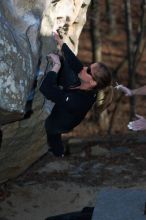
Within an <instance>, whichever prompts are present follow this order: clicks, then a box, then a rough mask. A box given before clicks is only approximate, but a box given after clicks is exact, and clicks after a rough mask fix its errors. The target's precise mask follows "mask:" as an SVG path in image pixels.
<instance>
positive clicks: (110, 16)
mask: <svg viewBox="0 0 146 220" xmlns="http://www.w3.org/2000/svg"><path fill="white" fill-rule="evenodd" d="M106 17H107V21H108V23H109V28H110V33H111V34H112V35H114V34H116V16H115V14H114V10H113V0H106Z"/></svg>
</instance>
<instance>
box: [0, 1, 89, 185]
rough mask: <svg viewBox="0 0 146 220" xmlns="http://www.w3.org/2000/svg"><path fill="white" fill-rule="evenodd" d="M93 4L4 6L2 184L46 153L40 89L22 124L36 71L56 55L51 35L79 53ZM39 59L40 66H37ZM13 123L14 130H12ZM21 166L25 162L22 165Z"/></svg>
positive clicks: (0, 11) (0, 29) (0, 33)
mask: <svg viewBox="0 0 146 220" xmlns="http://www.w3.org/2000/svg"><path fill="white" fill-rule="evenodd" d="M89 3H90V0H58V1H57V0H56V1H52V0H42V1H41V0H32V1H29V0H26V1H23V0H7V1H5V0H1V1H0V76H1V77H0V125H1V129H2V131H3V142H2V147H1V149H0V164H1V166H0V182H3V181H6V180H7V179H9V178H12V177H15V176H16V175H18V174H20V173H21V172H22V171H23V170H25V169H26V168H27V167H28V166H29V165H30V164H32V163H33V162H34V161H35V160H37V159H38V158H39V157H40V156H41V155H43V154H44V153H45V152H46V151H47V146H46V144H45V143H46V141H45V132H44V129H43V126H44V116H43V115H42V112H41V106H42V102H43V97H42V96H41V94H40V93H39V91H38V89H36V94H35V99H34V102H33V111H34V114H33V115H32V117H31V118H30V119H27V120H22V121H19V120H21V119H22V117H23V115H24V113H25V105H26V102H27V99H28V96H29V94H30V91H31V87H32V84H33V81H34V79H35V77H36V73H37V71H38V69H39V70H40V71H44V68H45V66H46V55H47V54H48V53H49V52H56V51H57V50H58V49H57V45H56V42H55V41H54V38H53V37H52V31H56V30H57V31H59V33H60V34H61V35H62V37H63V39H64V42H66V43H67V44H68V45H69V46H70V47H71V48H72V50H73V51H74V52H75V53H77V48H78V38H79V36H80V33H81V30H82V28H83V25H84V23H85V21H86V12H87V8H88V5H89ZM39 60H41V64H40V66H38V61H39ZM10 122H13V123H11V125H9V123H10ZM20 161H21V162H20Z"/></svg>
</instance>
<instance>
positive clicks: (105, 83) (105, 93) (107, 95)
mask: <svg viewBox="0 0 146 220" xmlns="http://www.w3.org/2000/svg"><path fill="white" fill-rule="evenodd" d="M98 65H100V68H99V69H98V73H100V74H98V75H96V74H95V80H96V81H97V82H98V83H97V86H96V87H95V89H96V92H97V102H96V106H97V108H98V110H99V112H102V111H104V110H105V109H106V108H107V107H108V106H109V105H110V104H111V102H112V99H113V93H114V90H113V86H112V74H111V72H110V70H109V69H108V67H107V66H106V65H105V64H103V63H100V62H98Z"/></svg>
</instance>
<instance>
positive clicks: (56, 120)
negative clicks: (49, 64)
mask: <svg viewBox="0 0 146 220" xmlns="http://www.w3.org/2000/svg"><path fill="white" fill-rule="evenodd" d="M62 51H63V53H64V56H65V59H66V61H67V62H68V64H69V65H68V68H69V69H68V74H71V73H74V74H76V75H78V73H79V72H80V71H81V70H82V68H83V65H82V63H81V62H80V61H79V60H78V58H77V57H76V56H75V55H74V53H73V52H72V51H71V50H70V49H69V47H68V46H67V45H66V44H63V46H62ZM40 91H41V93H42V94H43V95H44V96H45V98H47V99H49V100H52V101H53V102H54V103H55V106H54V108H53V110H52V112H51V115H50V116H48V118H47V120H46V127H47V131H48V132H49V133H50V134H56V133H64V132H68V131H70V130H71V129H73V128H74V127H75V126H77V125H78V124H79V123H80V122H81V121H82V120H83V119H84V117H85V115H86V113H87V112H88V111H89V110H90V108H91V107H92V105H93V104H94V102H95V101H96V93H95V92H94V91H85V90H80V89H60V87H58V85H57V74H56V73H55V72H53V71H50V72H48V73H47V75H46V77H45V78H44V79H43V81H42V83H41V86H40Z"/></svg>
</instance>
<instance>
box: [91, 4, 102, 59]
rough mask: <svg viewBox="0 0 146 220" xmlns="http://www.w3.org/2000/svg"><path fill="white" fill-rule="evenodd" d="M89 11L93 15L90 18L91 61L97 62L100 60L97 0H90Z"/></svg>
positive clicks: (100, 46)
mask: <svg viewBox="0 0 146 220" xmlns="http://www.w3.org/2000/svg"><path fill="white" fill-rule="evenodd" d="M91 12H92V14H93V15H95V16H94V17H92V18H91V20H90V34H91V42H92V62H97V61H101V60H102V51H101V48H102V45H101V33H100V9H99V0H91Z"/></svg>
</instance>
